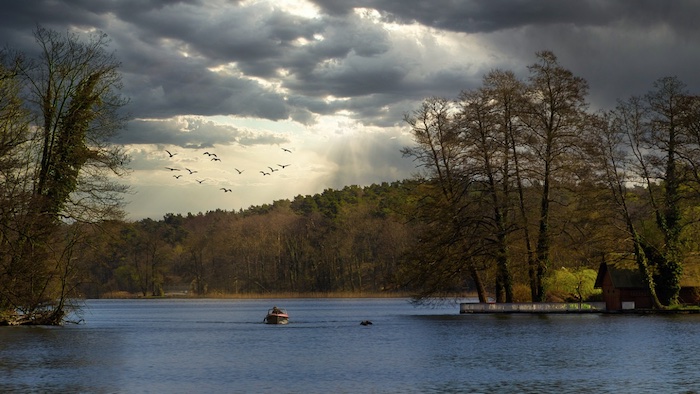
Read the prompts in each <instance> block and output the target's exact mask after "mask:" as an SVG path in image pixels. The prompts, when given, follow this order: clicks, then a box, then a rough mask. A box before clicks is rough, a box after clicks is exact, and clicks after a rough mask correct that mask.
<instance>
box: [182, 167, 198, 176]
mask: <svg viewBox="0 0 700 394" xmlns="http://www.w3.org/2000/svg"><path fill="white" fill-rule="evenodd" d="M185 169H186V170H187V171H189V172H190V175H192V174H194V173H196V172H198V171H194V170H190V169H189V168H187V167H185Z"/></svg>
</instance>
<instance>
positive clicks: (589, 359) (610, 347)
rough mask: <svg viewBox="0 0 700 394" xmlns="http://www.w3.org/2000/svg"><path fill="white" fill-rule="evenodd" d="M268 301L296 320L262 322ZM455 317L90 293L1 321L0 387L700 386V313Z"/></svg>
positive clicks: (453, 309)
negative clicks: (48, 318) (72, 312)
mask: <svg viewBox="0 0 700 394" xmlns="http://www.w3.org/2000/svg"><path fill="white" fill-rule="evenodd" d="M273 305H277V306H280V307H284V308H286V309H287V310H288V312H289V314H290V323H289V324H288V325H284V326H275V325H266V324H262V320H263V318H264V317H265V312H266V311H267V309H268V308H270V307H271V306H273ZM458 311H459V308H458V306H457V305H452V306H450V307H447V308H443V309H425V308H414V307H413V306H412V305H410V304H409V303H408V301H407V300H405V299H288V300H89V301H87V302H86V304H85V307H84V313H83V316H82V318H83V319H84V323H83V324H80V325H67V326H65V327H5V328H0V392H85V393H164V392H168V393H193V392H211V393H238V392H240V393H246V392H281V393H326V392H335V393H350V392H352V393H356V392H370V393H372V392H374V393H513V392H518V393H546V392H551V393H579V392H616V393H644V392H648V393H651V392H654V393H658V392H664V393H692V392H700V370H698V368H697V366H698V365H700V353H699V352H698V347H699V345H700V316H696V315H690V316H610V315H598V314H583V315H576V314H562V315H525V314H518V315H459V313H458ZM362 320H371V321H372V322H373V324H372V325H371V326H366V327H365V326H361V325H360V324H359V323H360V322H361V321H362Z"/></svg>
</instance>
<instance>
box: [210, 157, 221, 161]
mask: <svg viewBox="0 0 700 394" xmlns="http://www.w3.org/2000/svg"><path fill="white" fill-rule="evenodd" d="M211 161H221V159H219V158H218V157H212V159H211Z"/></svg>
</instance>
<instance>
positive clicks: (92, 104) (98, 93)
mask: <svg viewBox="0 0 700 394" xmlns="http://www.w3.org/2000/svg"><path fill="white" fill-rule="evenodd" d="M35 39H36V42H37V43H38V45H39V47H40V49H41V51H40V56H39V58H37V59H34V60H33V61H28V62H25V63H21V64H19V67H18V75H19V76H20V77H21V78H22V79H21V82H22V87H23V90H22V91H23V93H25V94H26V96H25V101H24V102H25V103H26V104H27V106H26V108H27V109H29V110H30V111H32V112H33V114H34V118H33V119H36V120H37V124H36V125H34V126H35V127H32V128H31V129H30V130H31V131H32V132H31V134H30V138H29V140H28V142H27V143H26V144H25V145H24V146H23V148H22V152H21V154H24V155H26V156H25V157H31V158H35V161H34V162H28V163H27V166H26V167H24V172H23V174H22V181H20V182H18V184H19V185H24V186H25V189H24V190H23V192H24V193H25V196H26V198H25V199H23V200H22V204H23V211H22V212H23V213H22V215H21V216H19V217H17V218H16V220H17V221H18V222H20V223H22V224H21V226H22V229H21V230H22V231H21V232H18V233H17V238H16V240H15V241H16V242H15V243H14V244H15V245H16V246H15V248H14V249H13V251H12V253H11V254H10V255H9V256H8V257H7V260H8V261H9V263H8V264H6V267H8V268H7V269H5V271H4V272H3V275H5V276H6V277H7V278H9V279H8V280H7V281H4V282H3V283H9V284H10V285H9V286H10V288H9V289H4V290H5V291H4V294H3V297H4V298H3V300H2V302H1V303H2V304H3V305H6V308H5V309H6V310H14V311H20V312H21V313H20V316H16V318H15V322H22V323H28V324H58V323H60V322H61V321H62V319H63V316H64V315H65V312H66V311H65V307H66V304H65V300H66V299H67V298H68V297H69V296H70V294H69V293H68V292H67V289H72V288H74V287H73V286H66V285H63V283H64V282H65V281H66V280H67V279H68V276H67V273H69V272H72V271H73V270H72V268H71V266H70V265H71V264H72V261H73V259H72V258H71V255H72V253H71V250H72V248H73V246H74V245H75V241H74V240H75V239H78V238H79V237H77V235H75V234H70V233H69V232H65V231H62V228H63V226H65V221H78V222H84V223H91V222H92V223H94V222H98V221H100V220H103V219H107V218H117V217H119V216H120V214H121V209H120V206H121V193H122V192H124V191H125V190H126V188H125V187H123V186H122V185H120V184H118V183H116V182H115V181H113V180H112V178H111V177H112V176H113V175H122V174H124V165H125V163H126V155H125V154H124V153H123V151H122V150H121V149H120V148H118V147H116V146H114V145H111V144H110V142H109V139H110V137H112V136H113V135H114V134H115V133H116V132H118V131H119V130H120V129H121V128H122V127H123V125H124V120H125V118H124V117H123V115H121V114H120V112H119V110H120V108H121V107H122V106H123V105H124V104H125V103H126V101H125V100H124V99H123V98H122V97H121V96H120V95H119V94H118V93H117V92H118V90H119V88H120V87H121V86H120V75H119V73H118V72H117V67H118V63H117V62H116V61H115V59H114V57H113V56H112V55H111V54H109V53H108V52H106V47H107V44H108V42H107V37H106V36H105V35H104V34H101V33H97V34H94V35H92V36H90V38H89V39H88V40H86V41H83V40H81V37H79V36H78V35H75V34H71V33H66V34H59V33H57V32H54V31H51V30H48V29H44V28H42V27H38V28H37V29H36V31H35ZM75 228H76V229H79V228H80V227H79V226H75ZM76 237H77V238H76Z"/></svg>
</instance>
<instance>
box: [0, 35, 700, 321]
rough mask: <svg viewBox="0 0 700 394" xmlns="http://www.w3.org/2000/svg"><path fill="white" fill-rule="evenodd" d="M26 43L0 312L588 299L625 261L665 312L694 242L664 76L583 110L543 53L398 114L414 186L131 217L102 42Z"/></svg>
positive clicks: (698, 182)
mask: <svg viewBox="0 0 700 394" xmlns="http://www.w3.org/2000/svg"><path fill="white" fill-rule="evenodd" d="M35 37H36V39H37V43H38V44H39V45H40V46H41V47H42V54H43V55H42V56H43V57H41V58H39V59H32V60H28V59H25V58H24V56H23V55H22V54H14V53H10V52H3V53H2V56H1V60H2V62H1V63H0V64H2V67H1V68H0V174H1V176H0V193H1V194H0V199H2V204H1V205H0V206H1V209H0V324H58V323H60V322H61V321H62V319H63V318H64V317H65V314H66V312H67V311H68V310H70V308H72V306H73V304H72V302H73V300H75V299H76V298H81V297H126V296H129V297H133V296H141V297H160V296H166V295H173V294H179V295H181V296H183V295H187V296H199V297H212V296H261V295H263V296H271V295H279V294H286V295H290V294H297V295H308V294H325V295H327V294H347V295H355V296H357V295H363V294H367V295H377V294H386V295H389V296H391V295H406V294H409V295H411V296H412V297H413V299H414V300H415V301H417V302H434V301H440V300H446V299H449V298H451V297H452V298H453V297H459V296H464V295H467V294H475V295H476V296H478V298H479V299H480V300H481V301H487V300H488V299H489V298H493V299H494V300H495V301H496V302H516V301H519V302H529V301H532V302H541V301H546V300H565V299H578V300H582V299H586V298H589V297H591V296H594V293H595V292H594V291H593V289H591V287H592V282H593V281H594V279H595V273H596V269H597V267H598V266H599V264H600V263H602V262H605V261H608V260H610V259H620V258H624V259H629V260H630V261H633V262H634V264H635V266H636V267H637V269H638V270H639V272H640V274H641V275H642V277H643V278H644V281H645V283H646V285H647V286H648V288H649V290H650V292H651V294H652V297H653V300H654V306H655V307H656V308H668V307H671V306H674V305H677V304H678V293H679V289H680V281H681V277H682V275H683V268H684V265H685V264H686V263H687V261H688V258H689V257H690V256H693V255H694V254H696V253H697V252H698V244H697V241H696V240H697V239H698V237H697V234H698V224H697V223H698V217H699V216H698V215H699V213H700V212H698V197H699V194H698V193H699V191H700V98H698V96H696V95H693V94H691V93H690V92H689V91H688V88H687V86H686V85H685V84H684V83H683V82H682V81H680V80H678V79H677V78H676V77H672V76H669V77H662V78H660V79H658V80H657V81H655V82H653V83H652V84H651V86H650V90H649V92H648V93H646V94H644V95H642V96H634V97H630V98H627V99H621V100H619V101H618V105H617V106H616V107H615V108H613V109H610V110H607V111H596V112H593V111H591V110H589V104H588V102H587V95H588V84H587V82H586V81H585V79H583V78H581V77H578V76H576V75H574V74H573V73H572V72H571V71H570V70H568V69H567V68H565V67H564V66H562V65H561V64H559V61H558V59H557V57H556V56H555V55H554V54H553V53H552V52H549V51H542V52H539V53H537V54H536V55H535V58H536V61H535V62H534V63H533V64H532V65H530V66H528V72H529V75H528V76H527V77H526V78H522V79H521V78H519V77H516V75H515V74H514V73H513V72H512V71H509V70H493V71H491V72H489V73H488V74H487V75H485V76H484V77H483V80H482V84H481V85H480V86H478V87H476V88H474V89H470V90H463V91H461V92H455V93H456V94H457V97H456V98H454V99H448V98H443V97H429V98H426V99H424V100H423V102H422V103H421V105H420V106H419V107H418V108H417V109H415V110H414V111H413V112H411V113H408V114H406V115H405V118H404V119H403V120H404V121H405V124H406V127H407V130H410V132H411V134H412V136H413V141H414V144H413V145H411V146H407V147H405V148H404V149H403V151H402V153H403V155H404V156H405V158H406V159H407V160H413V161H414V162H415V163H416V174H415V176H414V177H413V178H412V179H406V180H397V181H395V182H392V183H383V184H380V185H368V186H358V185H348V186H346V187H345V188H343V189H341V190H330V189H328V190H325V191H323V192H322V193H318V194H316V195H307V196H301V195H299V196H297V197H295V198H294V199H293V200H291V201H290V200H278V201H274V202H272V203H271V204H263V205H259V206H252V207H250V208H248V209H245V210H240V211H238V212H227V211H223V210H216V211H211V212H206V213H196V214H193V213H188V214H186V215H182V214H176V213H167V214H165V215H164V217H163V218H162V219H161V220H152V219H144V220H139V221H133V222H132V221H125V220H124V219H123V215H122V213H123V212H122V208H123V206H122V205H121V202H122V196H123V194H124V193H125V192H126V191H127V188H126V187H125V186H124V185H122V184H120V183H118V182H115V179H118V178H119V176H122V175H124V174H125V173H126V170H127V163H128V157H126V155H125V154H124V151H123V147H121V146H119V145H115V144H112V143H111V142H110V141H111V137H113V136H114V135H115V134H117V133H118V131H119V130H120V129H122V128H123V127H125V125H126V121H127V119H126V118H125V117H123V116H122V115H120V114H121V112H120V111H119V109H120V108H121V107H123V106H124V105H125V104H126V99H125V98H123V97H121V96H120V95H119V94H118V91H119V87H120V75H119V72H118V62H117V61H116V59H114V58H113V56H112V54H110V53H108V52H106V51H105V48H104V46H105V39H106V37H105V36H104V35H101V34H95V35H93V36H91V38H90V40H88V41H83V40H81V39H80V37H78V36H74V35H71V34H67V35H62V34H59V33H56V32H53V31H50V30H46V29H42V28H38V29H37V31H36V33H35Z"/></svg>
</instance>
